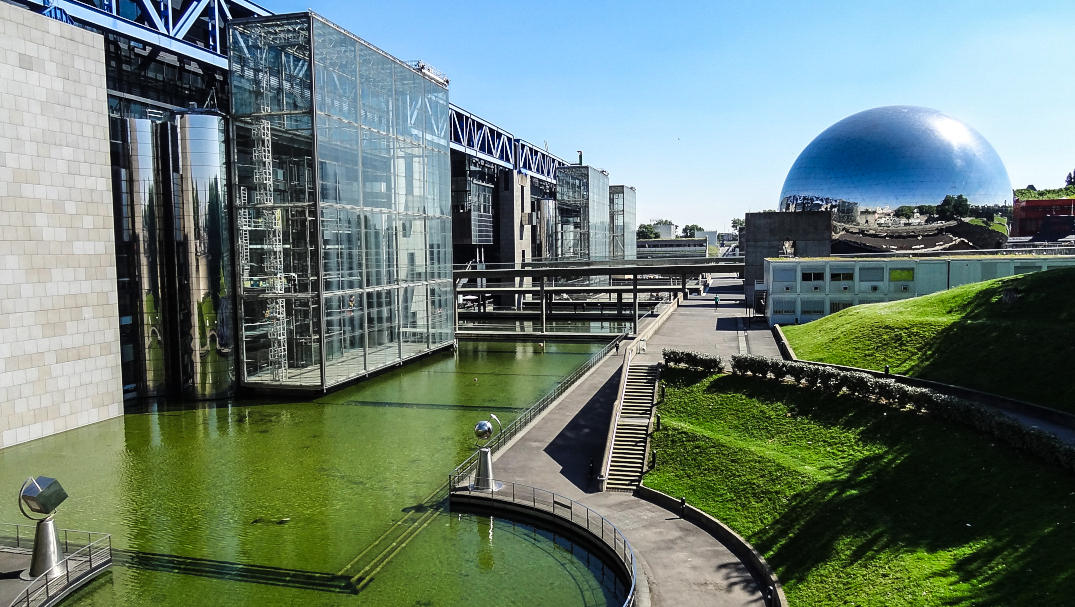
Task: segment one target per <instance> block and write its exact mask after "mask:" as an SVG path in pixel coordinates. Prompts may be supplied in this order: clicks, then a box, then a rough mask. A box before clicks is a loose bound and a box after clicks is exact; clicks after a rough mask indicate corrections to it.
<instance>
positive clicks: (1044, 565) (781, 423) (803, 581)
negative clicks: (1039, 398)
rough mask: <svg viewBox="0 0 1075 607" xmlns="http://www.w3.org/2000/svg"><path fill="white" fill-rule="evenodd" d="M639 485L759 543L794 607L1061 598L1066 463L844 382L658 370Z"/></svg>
mask: <svg viewBox="0 0 1075 607" xmlns="http://www.w3.org/2000/svg"><path fill="white" fill-rule="evenodd" d="M661 381H662V382H663V384H664V386H665V388H666V390H665V393H664V398H663V400H662V401H661V403H660V404H659V405H658V411H659V412H660V413H661V429H660V430H658V431H657V432H655V433H654V435H653V441H654V442H653V445H654V448H655V449H656V450H657V453H658V455H657V467H656V468H655V469H653V470H652V471H650V472H649V473H648V474H647V475H646V478H645V483H646V485H648V486H650V487H653V488H655V489H658V490H660V491H664V492H665V493H668V494H670V495H672V496H674V497H685V498H686V499H687V501H688V502H690V503H691V504H693V505H695V506H697V507H699V508H701V509H702V510H705V511H706V512H709V513H710V514H712V515H714V516H716V517H717V518H719V519H721V520H722V521H724V522H725V523H727V524H728V525H730V526H731V527H732V528H734V529H735V530H736V531H738V532H739V533H740V534H742V535H743V536H745V537H746V538H747V540H748V541H750V542H751V543H752V544H753V545H754V547H755V548H757V549H758V550H760V551H761V552H762V554H764V555H765V558H766V560H768V562H769V564H770V565H772V566H773V567H774V568H775V570H776V573H777V575H778V576H779V578H780V580H781V583H783V584H784V588H785V591H786V592H787V595H788V601H789V603H790V604H791V605H792V607H807V606H809V607H830V606H832V607H836V606H847V605H860V606H871V607H892V606H922V605H928V606H937V607H940V606H949V607H953V606H955V607H971V606H975V605H996V606H1002V605H1004V606H1007V605H1060V604H1067V605H1070V604H1071V603H1072V597H1073V596H1075V575H1072V574H1071V566H1070V562H1071V546H1072V545H1073V544H1075V516H1072V512H1073V511H1075V493H1073V492H1072V477H1071V475H1070V474H1067V473H1065V472H1063V471H1062V470H1059V469H1057V468H1053V467H1051V466H1049V465H1046V464H1044V463H1043V462H1042V461H1041V460H1037V459H1034V458H1031V457H1029V456H1027V455H1025V454H1022V453H1020V452H1017V451H1015V450H1013V449H1010V448H1008V447H1006V446H1004V445H1001V444H997V443H996V441H995V440H993V439H991V438H989V437H986V436H983V435H980V434H978V433H976V432H974V431H972V430H969V429H967V428H964V427H961V426H958V425H954V424H948V423H946V422H943V421H940V420H937V419H933V418H930V417H929V416H928V415H922V414H921V413H917V412H914V411H907V410H902V411H901V410H899V409H896V408H891V407H883V406H878V405H877V404H876V403H870V402H866V401H861V400H859V399H857V398H855V397H852V396H849V395H847V394H843V395H840V396H835V397H834V396H830V395H823V394H820V393H818V392H813V391H809V390H805V389H803V388H799V387H797V386H792V385H790V384H784V383H778V382H773V381H767V380H762V379H759V378H754V377H742V376H736V375H726V376H714V377H707V376H705V374H703V373H699V372H692V371H687V370H683V369H676V368H669V369H666V370H665V371H664V372H663V373H662V378H661Z"/></svg>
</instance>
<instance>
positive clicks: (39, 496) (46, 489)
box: [19, 476, 67, 580]
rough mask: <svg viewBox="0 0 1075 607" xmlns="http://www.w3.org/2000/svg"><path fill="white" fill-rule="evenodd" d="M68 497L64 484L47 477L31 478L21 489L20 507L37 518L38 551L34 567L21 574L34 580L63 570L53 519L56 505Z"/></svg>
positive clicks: (33, 556) (35, 550) (26, 515)
mask: <svg viewBox="0 0 1075 607" xmlns="http://www.w3.org/2000/svg"><path fill="white" fill-rule="evenodd" d="M65 499H67V492H66V491H64V490H63V487H62V486H60V481H58V480H56V479H54V478H49V477H47V476H38V477H36V478H28V479H26V482H24V483H23V484H22V489H20V490H19V510H21V511H22V515H23V516H25V517H26V518H28V519H30V520H32V521H37V529H36V530H35V533H34V551H33V554H32V555H31V557H30V568H29V569H27V570H26V571H23V572H22V573H21V574H20V575H19V577H21V578H22V579H24V580H32V579H34V578H37V577H39V576H41V575H42V574H44V573H46V572H52V573H55V574H58V573H59V564H60V561H61V560H63V550H61V549H60V538H59V537H57V536H56V525H55V524H54V523H53V521H52V517H53V515H55V514H56V508H58V507H59V506H60V504H62V503H63V501H64V500H65ZM26 508H29V509H30V511H31V512H36V513H38V514H44V515H45V516H44V517H43V518H36V517H33V516H30V515H29V514H27V512H26Z"/></svg>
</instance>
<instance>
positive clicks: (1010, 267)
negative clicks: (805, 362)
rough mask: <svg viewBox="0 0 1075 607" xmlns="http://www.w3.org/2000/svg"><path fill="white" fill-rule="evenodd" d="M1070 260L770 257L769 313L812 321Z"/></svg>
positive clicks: (1073, 259)
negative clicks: (857, 308)
mask: <svg viewBox="0 0 1075 607" xmlns="http://www.w3.org/2000/svg"><path fill="white" fill-rule="evenodd" d="M1069 266H1075V255H974V256H952V257H920V258H911V257H815V258H768V259H766V260H765V261H764V273H763V275H764V277H765V278H764V280H765V282H764V285H762V288H764V289H766V290H767V291H768V297H767V298H766V302H765V317H766V319H767V320H768V321H769V324H770V325H773V324H781V325H787V324H797V323H803V322H809V321H811V320H816V319H818V318H821V317H822V316H826V315H828V314H832V313H834V312H839V311H840V310H843V309H844V308H850V307H851V306H854V305H857V304H861V303H874V302H879V301H893V300H896V299H906V298H908V297H917V296H919V295H927V294H929V293H936V292H937V291H944V290H945V289H950V288H952V287H955V286H959V285H963V284H968V283H972V282H980V281H983V280H989V279H991V278H1000V277H1002V276H1013V275H1015V274H1026V273H1029V272H1037V271H1040V270H1048V269H1052V268H1060V267H1069Z"/></svg>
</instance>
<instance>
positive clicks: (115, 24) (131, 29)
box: [24, 0, 272, 69]
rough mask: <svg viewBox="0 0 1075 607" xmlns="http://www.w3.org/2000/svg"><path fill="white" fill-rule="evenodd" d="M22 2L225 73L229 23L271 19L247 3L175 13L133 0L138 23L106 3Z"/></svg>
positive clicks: (162, 4)
mask: <svg viewBox="0 0 1075 607" xmlns="http://www.w3.org/2000/svg"><path fill="white" fill-rule="evenodd" d="M24 1H25V2H27V3H29V4H31V5H34V6H37V7H40V9H41V12H42V13H44V14H45V15H48V16H49V17H52V18H54V19H59V20H61V21H66V22H67V23H71V22H72V21H74V22H76V23H81V24H86V25H91V26H94V27H96V28H99V29H102V30H105V31H112V32H116V33H118V34H122V35H123V36H126V37H128V38H131V39H133V40H138V41H139V42H144V43H146V44H152V45H154V46H159V47H162V48H166V49H168V50H170V51H172V52H174V53H177V54H179V55H182V56H184V57H189V58H190V59H194V60H196V61H202V62H205V63H208V64H211V65H215V66H216V67H220V68H224V69H227V67H228V58H227V56H226V54H225V53H226V50H227V49H226V44H223V43H222V40H221V36H222V35H223V34H224V33H225V31H226V27H227V24H228V22H229V21H231V20H232V19H233V18H234V19H239V18H243V17H253V16H262V17H263V16H267V15H271V14H272V13H271V12H270V11H268V10H267V9H265V8H262V7H260V6H258V5H257V4H255V3H253V2H250V1H249V0H196V1H195V2H191V3H189V4H188V5H187V8H186V10H184V11H179V12H175V13H173V12H172V10H171V6H172V3H171V2H170V0H157V1H156V2H154V1H153V0H134V2H135V4H137V5H138V9H139V15H138V16H137V17H136V18H135V19H126V18H124V17H122V16H121V15H120V13H119V2H117V1H116V0H103V2H102V3H101V6H102V7H103V8H97V6H95V5H94V3H92V2H79V1H76V0H24ZM65 17H66V19H65Z"/></svg>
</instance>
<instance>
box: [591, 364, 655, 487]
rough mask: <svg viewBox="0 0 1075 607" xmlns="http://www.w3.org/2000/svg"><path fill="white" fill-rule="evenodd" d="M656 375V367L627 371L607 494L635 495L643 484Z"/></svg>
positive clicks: (649, 366) (632, 367)
mask: <svg viewBox="0 0 1075 607" xmlns="http://www.w3.org/2000/svg"><path fill="white" fill-rule="evenodd" d="M659 375H660V371H659V368H658V367H657V365H635V364H632V365H631V366H630V368H629V369H628V372H627V381H626V383H625V385H624V391H623V404H622V405H621V408H620V417H619V420H617V422H616V436H615V438H614V439H613V441H612V456H611V458H610V460H609V469H608V481H607V483H606V484H605V490H606V491H634V490H635V488H636V487H638V483H639V482H641V480H642V471H643V470H644V469H645V465H646V447H647V443H648V439H649V424H650V418H651V417H652V416H653V406H654V400H655V398H656V395H657V378H658V377H659Z"/></svg>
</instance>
